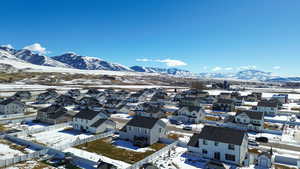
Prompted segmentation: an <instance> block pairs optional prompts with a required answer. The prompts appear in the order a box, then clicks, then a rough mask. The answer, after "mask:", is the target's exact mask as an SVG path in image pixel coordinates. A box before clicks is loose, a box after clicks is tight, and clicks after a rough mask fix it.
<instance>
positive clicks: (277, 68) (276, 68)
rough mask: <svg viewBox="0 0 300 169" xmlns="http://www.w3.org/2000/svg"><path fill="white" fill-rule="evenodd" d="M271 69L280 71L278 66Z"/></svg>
mask: <svg viewBox="0 0 300 169" xmlns="http://www.w3.org/2000/svg"><path fill="white" fill-rule="evenodd" d="M273 69H275V70H279V69H281V67H280V66H274V67H273Z"/></svg>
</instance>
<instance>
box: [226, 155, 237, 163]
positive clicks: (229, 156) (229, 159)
mask: <svg viewBox="0 0 300 169" xmlns="http://www.w3.org/2000/svg"><path fill="white" fill-rule="evenodd" d="M225 159H226V160H228V161H235V155H231V154H225Z"/></svg>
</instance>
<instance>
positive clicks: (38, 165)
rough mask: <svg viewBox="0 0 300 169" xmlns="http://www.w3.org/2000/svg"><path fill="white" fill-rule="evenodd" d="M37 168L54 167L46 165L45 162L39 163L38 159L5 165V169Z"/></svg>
mask: <svg viewBox="0 0 300 169" xmlns="http://www.w3.org/2000/svg"><path fill="white" fill-rule="evenodd" d="M37 168H42V169H55V167H52V166H48V165H46V164H42V163H40V162H38V161H34V160H29V161H26V162H24V163H17V164H14V165H12V166H10V167H6V168H5V169H37Z"/></svg>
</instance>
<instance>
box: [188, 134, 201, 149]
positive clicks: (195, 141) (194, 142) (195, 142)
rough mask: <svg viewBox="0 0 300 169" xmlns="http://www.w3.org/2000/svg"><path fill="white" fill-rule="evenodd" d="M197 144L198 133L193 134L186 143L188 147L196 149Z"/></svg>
mask: <svg viewBox="0 0 300 169" xmlns="http://www.w3.org/2000/svg"><path fill="white" fill-rule="evenodd" d="M198 142H199V133H194V135H193V136H192V137H191V139H190V141H189V142H188V146H192V147H197V145H198Z"/></svg>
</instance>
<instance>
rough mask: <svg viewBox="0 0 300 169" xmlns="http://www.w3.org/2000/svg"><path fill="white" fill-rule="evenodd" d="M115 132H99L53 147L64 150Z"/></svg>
mask: <svg viewBox="0 0 300 169" xmlns="http://www.w3.org/2000/svg"><path fill="white" fill-rule="evenodd" d="M114 133H115V131H114V130H111V131H108V132H106V133H102V134H98V135H95V136H92V137H87V138H84V139H79V138H78V139H77V140H75V141H74V142H71V143H67V144H65V145H62V146H56V147H53V148H54V149H57V150H61V151H62V150H65V149H67V148H70V147H74V146H78V145H81V144H85V143H88V142H92V141H95V140H99V139H102V138H105V137H109V136H113V135H114Z"/></svg>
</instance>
